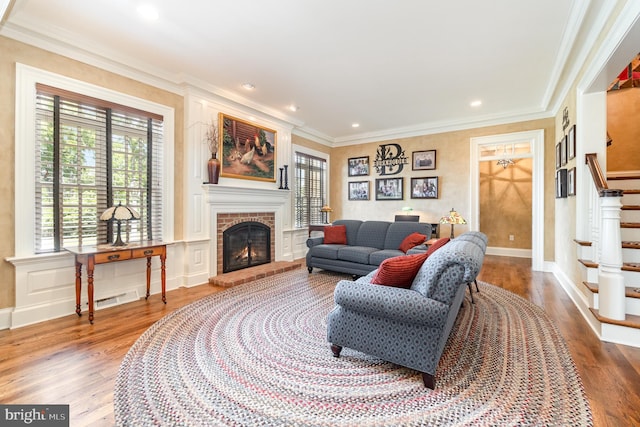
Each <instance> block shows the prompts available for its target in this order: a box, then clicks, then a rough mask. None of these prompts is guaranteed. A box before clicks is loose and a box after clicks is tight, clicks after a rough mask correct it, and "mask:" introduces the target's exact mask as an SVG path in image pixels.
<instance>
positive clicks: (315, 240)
mask: <svg viewBox="0 0 640 427" xmlns="http://www.w3.org/2000/svg"><path fill="white" fill-rule="evenodd" d="M322 242H324V237H310V238H308V239H307V247H308V248H312V247H314V246H318V245H321V244H322Z"/></svg>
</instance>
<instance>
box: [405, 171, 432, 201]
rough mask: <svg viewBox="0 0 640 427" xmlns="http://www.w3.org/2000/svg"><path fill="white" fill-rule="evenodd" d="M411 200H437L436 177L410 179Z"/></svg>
mask: <svg viewBox="0 0 640 427" xmlns="http://www.w3.org/2000/svg"><path fill="white" fill-rule="evenodd" d="M411 198H412V199H437V198H438V177H437V176H429V177H426V178H411Z"/></svg>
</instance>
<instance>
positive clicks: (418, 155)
mask: <svg viewBox="0 0 640 427" xmlns="http://www.w3.org/2000/svg"><path fill="white" fill-rule="evenodd" d="M411 168H412V169H413V170H414V171H419V170H432V169H435V168H436V150H426V151H414V152H413V153H412V157H411Z"/></svg>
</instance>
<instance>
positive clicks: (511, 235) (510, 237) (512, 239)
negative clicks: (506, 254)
mask: <svg viewBox="0 0 640 427" xmlns="http://www.w3.org/2000/svg"><path fill="white" fill-rule="evenodd" d="M509 240H511V241H512V242H513V241H514V240H516V238H515V236H514V235H513V234H509Z"/></svg>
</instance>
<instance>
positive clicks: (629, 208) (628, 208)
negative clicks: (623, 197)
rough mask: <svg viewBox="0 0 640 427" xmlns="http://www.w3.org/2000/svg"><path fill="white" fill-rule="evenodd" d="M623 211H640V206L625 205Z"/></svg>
mask: <svg viewBox="0 0 640 427" xmlns="http://www.w3.org/2000/svg"><path fill="white" fill-rule="evenodd" d="M621 209H622V210H623V211H640V205H623V206H622V208H621Z"/></svg>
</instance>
